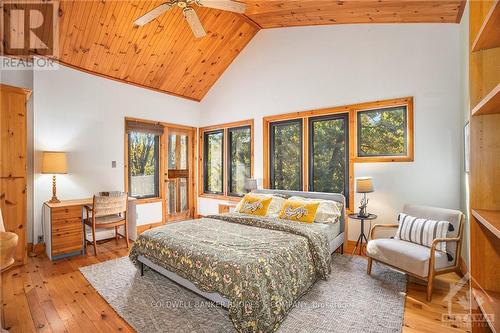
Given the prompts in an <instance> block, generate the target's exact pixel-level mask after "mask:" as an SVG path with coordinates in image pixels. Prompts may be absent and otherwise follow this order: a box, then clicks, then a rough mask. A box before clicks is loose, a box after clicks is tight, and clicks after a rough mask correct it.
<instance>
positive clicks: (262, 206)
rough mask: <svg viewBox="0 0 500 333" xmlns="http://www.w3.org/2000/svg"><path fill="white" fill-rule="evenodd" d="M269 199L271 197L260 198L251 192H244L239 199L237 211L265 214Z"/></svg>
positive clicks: (269, 202)
mask: <svg viewBox="0 0 500 333" xmlns="http://www.w3.org/2000/svg"><path fill="white" fill-rule="evenodd" d="M271 200H272V198H261V197H257V196H253V195H251V194H246V195H245V197H243V199H242V200H241V205H239V206H240V207H239V210H238V212H239V213H242V214H251V215H258V216H265V215H266V214H267V210H268V208H269V205H270V204H271Z"/></svg>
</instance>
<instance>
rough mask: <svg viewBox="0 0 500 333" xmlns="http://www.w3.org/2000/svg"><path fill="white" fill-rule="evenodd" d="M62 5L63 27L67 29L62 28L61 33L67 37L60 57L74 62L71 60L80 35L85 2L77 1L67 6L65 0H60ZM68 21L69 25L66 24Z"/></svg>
mask: <svg viewBox="0 0 500 333" xmlns="http://www.w3.org/2000/svg"><path fill="white" fill-rule="evenodd" d="M60 5H61V7H62V12H63V15H62V18H61V19H62V20H63V23H64V26H63V27H62V28H63V29H64V28H65V29H66V30H62V31H60V32H59V33H60V34H61V35H63V36H66V37H65V42H64V49H63V50H62V51H63V52H62V53H60V54H59V58H60V59H62V60H64V61H67V62H70V63H73V62H72V61H71V59H72V58H71V57H72V55H73V52H74V51H73V50H74V48H75V44H76V40H77V35H78V29H79V28H78V26H79V25H80V20H81V18H82V16H83V9H84V6H85V2H81V1H76V2H73V6H71V7H69V6H68V7H66V3H65V2H64V1H61V2H60ZM64 21H66V22H67V25H66V22H64Z"/></svg>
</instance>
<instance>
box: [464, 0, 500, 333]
mask: <svg viewBox="0 0 500 333" xmlns="http://www.w3.org/2000/svg"><path fill="white" fill-rule="evenodd" d="M469 5H470V25H469V27H470V53H469V61H470V64H469V65H470V66H469V85H470V104H471V105H470V107H471V118H470V140H471V146H470V149H471V157H470V161H471V162H470V175H469V183H470V211H471V214H470V215H471V217H470V273H471V281H470V285H471V294H472V304H471V312H472V313H471V315H472V319H473V320H472V323H471V326H472V332H473V333H480V332H481V333H482V332H500V2H499V1H498V0H495V1H485V0H481V1H470V2H469Z"/></svg>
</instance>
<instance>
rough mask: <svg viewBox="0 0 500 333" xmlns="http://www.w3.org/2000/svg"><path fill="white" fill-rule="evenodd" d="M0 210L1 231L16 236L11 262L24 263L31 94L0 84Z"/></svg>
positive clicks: (25, 259) (25, 256)
mask: <svg viewBox="0 0 500 333" xmlns="http://www.w3.org/2000/svg"><path fill="white" fill-rule="evenodd" d="M0 92H1V96H0V97H1V98H0V100H1V107H2V108H1V112H0V114H1V115H0V134H1V137H0V157H1V163H0V208H1V209H2V215H3V220H4V224H5V230H6V231H10V232H14V233H16V234H17V235H18V236H19V242H18V245H17V249H16V253H15V260H16V264H17V265H22V264H25V263H26V262H27V240H26V236H27V235H26V234H27V231H26V229H27V211H26V210H27V207H26V200H27V195H26V190H27V187H26V186H27V182H26V179H27V165H26V150H27V148H26V143H27V142H26V134H27V133H26V126H27V123H26V116H27V107H26V103H27V101H28V99H29V97H30V95H31V91H30V90H27V89H24V88H18V87H13V86H8V85H5V84H0Z"/></svg>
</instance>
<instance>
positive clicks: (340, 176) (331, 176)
mask: <svg viewBox="0 0 500 333" xmlns="http://www.w3.org/2000/svg"><path fill="white" fill-rule="evenodd" d="M348 123H349V120H348V114H346V113H344V114H339V115H333V116H326V117H316V118H309V135H310V139H309V144H310V148H309V190H310V191H315V192H328V193H342V194H344V195H345V196H346V197H348V193H349V163H348V161H349V149H348V147H349V146H348V145H349V129H348Z"/></svg>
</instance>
